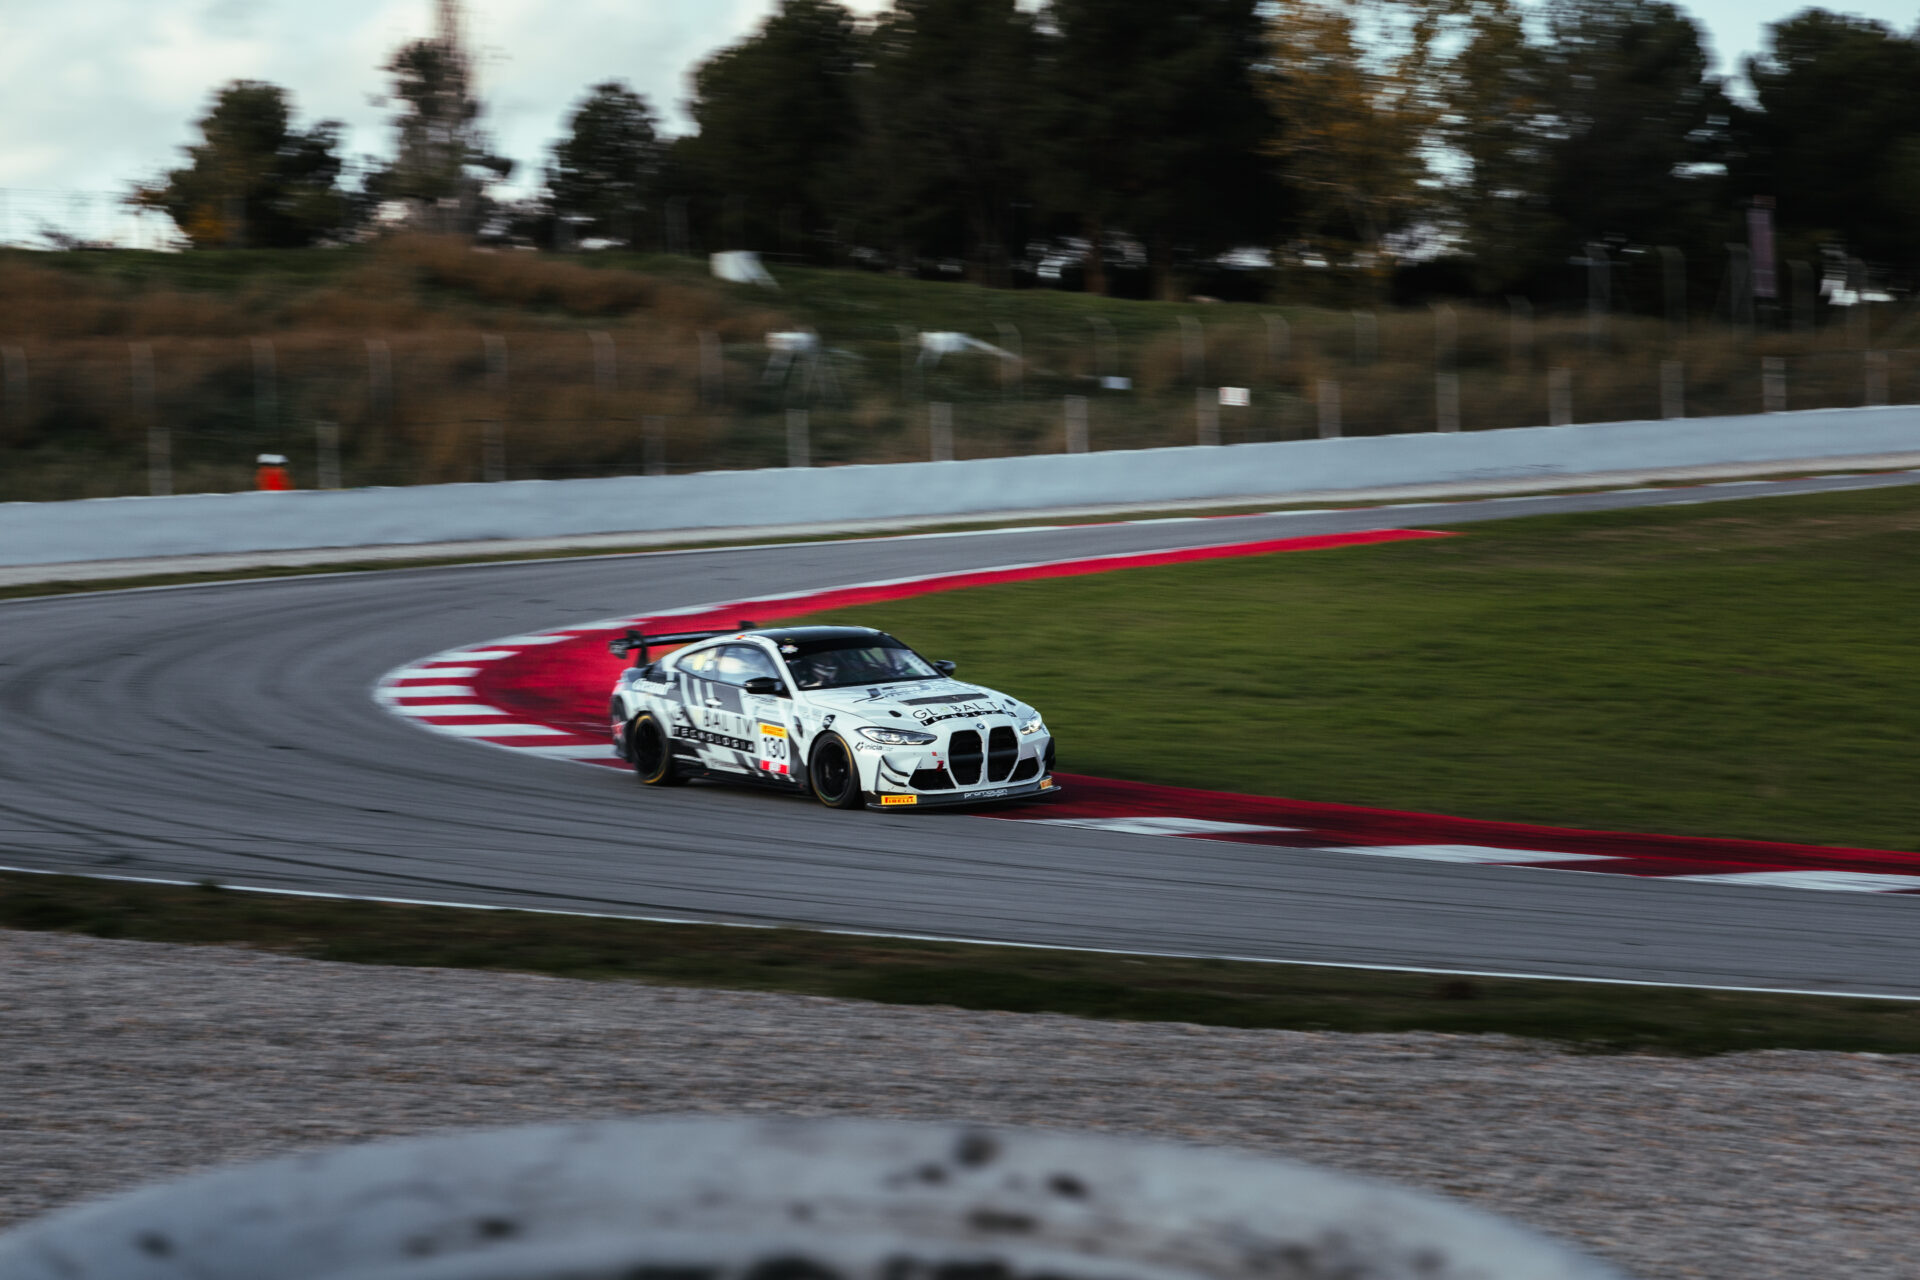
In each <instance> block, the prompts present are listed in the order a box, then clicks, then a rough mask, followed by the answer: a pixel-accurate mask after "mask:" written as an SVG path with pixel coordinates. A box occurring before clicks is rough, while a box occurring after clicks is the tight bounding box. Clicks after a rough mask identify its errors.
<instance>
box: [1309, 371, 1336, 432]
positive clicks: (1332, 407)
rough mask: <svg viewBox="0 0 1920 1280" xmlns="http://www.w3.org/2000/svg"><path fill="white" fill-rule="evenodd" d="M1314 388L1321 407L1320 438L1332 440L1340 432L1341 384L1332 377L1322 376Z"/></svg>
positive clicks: (1315, 396)
mask: <svg viewBox="0 0 1920 1280" xmlns="http://www.w3.org/2000/svg"><path fill="white" fill-rule="evenodd" d="M1314 388H1315V390H1314V398H1315V399H1316V400H1318V401H1319V409H1320V438H1321V439H1322V440H1331V439H1333V438H1335V437H1336V436H1338V435H1339V434H1340V384H1339V383H1338V382H1335V381H1334V380H1333V379H1332V378H1321V379H1320V380H1319V381H1318V382H1316V383H1315V384H1314Z"/></svg>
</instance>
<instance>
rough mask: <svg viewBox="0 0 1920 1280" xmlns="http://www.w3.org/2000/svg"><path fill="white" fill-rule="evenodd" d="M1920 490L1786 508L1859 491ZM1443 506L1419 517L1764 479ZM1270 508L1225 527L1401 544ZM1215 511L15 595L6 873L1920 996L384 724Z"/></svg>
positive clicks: (1, 808) (2, 658) (1895, 933)
mask: <svg viewBox="0 0 1920 1280" xmlns="http://www.w3.org/2000/svg"><path fill="white" fill-rule="evenodd" d="M1913 482H1914V477H1913V476H1911V475H1906V476H1902V477H1855V478H1846V479H1840V480H1833V479H1829V480H1823V481H1807V482H1796V484H1795V485H1794V486H1788V485H1773V486H1769V487H1767V488H1766V489H1765V490H1763V492H1766V493H1769V494H1775V493H1780V492H1783V491H1790V490H1791V488H1792V487H1801V488H1815V487H1817V488H1836V487H1850V486H1851V487H1862V486H1866V485H1877V484H1881V483H1913ZM1727 488H1728V489H1730V490H1731V492H1726V493H1724V494H1722V493H1720V492H1716V491H1714V490H1687V491H1677V492H1676V491H1670V490H1668V491H1657V492H1646V493H1639V494H1626V493H1616V494H1595V495H1583V496H1579V497H1571V498H1555V499H1549V500H1527V501H1512V500H1509V501H1496V502H1487V503H1475V504H1457V505H1452V506H1444V507H1424V508H1422V509H1421V511H1420V514H1419V516H1418V520H1419V522H1420V523H1421V524H1423V525H1443V524H1459V523H1466V522H1470V521H1473V520H1482V519H1495V518H1500V517H1502V516H1505V515H1517V514H1533V513H1543V512H1547V511H1564V510H1581V509H1599V508H1603V507H1620V506H1629V505H1655V504H1664V503H1668V502H1678V501H1700V500H1702V499H1703V498H1707V499H1710V498H1713V497H1719V496H1726V497H1732V496H1735V494H1752V493H1753V492H1754V491H1753V490H1752V489H1743V488H1738V487H1732V486H1729V487H1727ZM1408 520H1409V516H1408V514H1407V513H1406V511H1405V509H1404V508H1403V509H1398V510H1396V509H1392V508H1384V509H1373V510H1355V511H1343V512H1323V513H1305V514H1292V515H1287V516H1273V517H1247V518H1239V519H1236V520H1234V521H1233V522H1231V523H1232V526H1233V527H1232V531H1231V535H1230V537H1231V538H1232V539H1252V538H1265V537H1290V536H1304V535H1311V534H1320V533H1340V532H1350V531H1356V530H1364V529H1374V528H1383V527H1389V526H1394V525H1401V524H1404V523H1406V522H1407V521H1408ZM1226 540H1229V537H1228V536H1226V531H1225V530H1223V529H1222V528H1221V526H1220V525H1219V524H1218V523H1217V522H1213V521H1204V520H1193V521H1179V522H1163V523H1150V524H1122V525H1106V526H1082V527H1079V528H1069V529H1057V530H1047V531H1006V532H998V533H993V534H987V535H977V536H955V537H934V538H909V539H890V540H880V541H865V542H837V543H814V544H804V545H795V546H786V547H764V548H751V549H739V550H728V551H709V552H685V553H669V554H656V555H647V556H627V557H612V558H593V559H582V560H562V561H548V562H535V563H527V562H522V563H516V564H503V565H486V566H469V567H464V568H455V569H432V570H396V571H387V572H383V573H377V574H344V575H336V576H325V577H305V578H292V579H282V580H275V581H264V582H250V583H237V584H225V585H213V586H203V587H193V588H179V589H165V590H149V591H131V592H117V593H109V594H100V595H75V596H62V597H54V598H48V599H39V600H25V601H18V602H13V603H10V604H7V605H4V606H0V777H3V778H4V779H5V790H4V796H0V861H4V862H5V863H7V864H9V865H12V866H16V867H23V868H31V869H38V870H65V871H75V872H81V873H95V874H99V873H105V874H117V875H132V876H153V877H159V878H172V879H189V880H192V879H202V878H211V879H217V880H220V881H222V882H229V883H241V884H248V885H257V886H261V887H267V888H278V889H291V890H302V891H318V892H332V893H345V894H354V895H366V896H386V897H405V898H417V899H433V900H442V901H448V900H454V901H465V902H473V903H477V904H487V905H500V906H523V907H536V908H549V909H562V910H581V911H598V912H612V913H619V914H635V915H673V916H680V917H690V918H691V917H697V918H712V919H720V920H737V921H751V922H783V923H793V924H803V925H818V926H827V927H837V928H850V929H875V930H880V931H895V932H909V933H921V934H929V935H939V936H953V937H968V938H979V939H992V940H999V941H1008V942H1020V943H1034V944H1045V945H1065V946H1085V947H1105V948H1115V949H1122V950H1134V951H1149V952H1152V951H1157V952H1172V953H1182V954H1206V955H1222V956H1241V957H1255V958H1269V959H1283V960H1296V961H1307V962H1319V963H1346V964H1379V965H1393V966H1408V967H1418V968H1433V969H1459V970H1463V971H1464V970H1473V971H1483V972H1484V971H1491V972H1531V973H1541V974H1553V975H1561V976H1567V977H1593V978H1608V979H1615V980H1629V981H1652V982H1682V983H1698V984H1705V985H1721V986H1747V987H1779V988H1788V989H1800V990H1835V991H1853V992H1862V993H1867V992H1873V993H1885V994H1899V995H1915V996H1920V955H1917V954H1916V951H1915V948H1913V947H1912V946H1911V943H1910V939H1911V937H1912V931H1913V915H1912V912H1913V911H1914V910H1915V907H1914V904H1913V903H1912V902H1910V901H1907V900H1905V899H1903V898H1900V897H1876V896H1869V895H1853V894H1807V893H1799V892H1793V891H1788V890H1767V889H1743V890H1740V891H1738V892H1730V891H1727V890H1725V889H1723V888H1720V887H1718V886H1711V885H1676V884H1673V883H1665V884H1649V883H1646V882H1641V881H1635V880H1631V879H1625V878H1616V877H1603V876H1592V877H1588V876H1574V875H1564V876H1552V877H1543V876H1540V875H1539V874H1537V873H1529V872H1527V871H1524V870H1509V869H1505V868H1499V867H1457V866H1448V865H1441V864H1393V865H1379V864H1375V863H1371V862H1365V861H1357V860H1354V859H1348V858H1341V857H1338V856H1336V855H1330V854H1325V853H1319V852H1316V851H1312V850H1294V849H1275V848H1271V847H1254V846H1242V845H1233V844H1211V843H1201V842H1195V841H1186V840H1178V839H1171V838H1162V837H1155V836H1147V835H1137V834H1125V833H1115V832H1110V831H1099V830H1088V829H1080V828H1068V827H1051V826H1047V827H1042V826H1037V825H1036V824H1030V823H1009V822H992V823H989V822H982V821H979V820H977V819H973V818H970V817H967V816H965V815H957V814H952V815H949V814H936V813H928V814H920V815H915V817H914V818H913V819H911V820H900V819H897V818H894V817H892V816H890V815H884V814H861V813H853V814H846V813H831V812H828V811H826V810H822V809H818V808H816V807H814V806H812V805H810V804H808V803H806V802H805V801H802V800H798V799H792V798H787V797H782V796H777V795H768V794H761V793H756V792H751V791H740V790H736V789H716V788H688V789H686V790H684V791H680V792H673V793H663V794H653V793H647V794H644V795H643V794H639V793H638V791H637V788H636V787H635V786H634V785H633V783H632V780H631V779H630V778H627V777H625V776H623V775H621V774H619V773H617V772H615V771H612V770H587V769H579V768H576V767H569V766H567V765H565V764H563V763H560V762H548V761H539V760H529V759H527V758H525V757H523V756H516V755H513V754H510V753H506V752H495V751H481V750H476V749H474V748H473V747H471V746H469V745H467V744H464V743H462V742H458V741H454V740H450V739H444V738H439V737H435V736H431V735H428V734H424V733H421V732H420V731H419V730H417V729H415V728H414V727H413V726H411V725H408V724H404V723H401V722H400V721H398V720H396V719H395V718H394V717H392V716H389V715H388V714H386V713H385V712H384V711H382V710H381V709H380V708H379V707H378V706H376V705H375V703H374V701H373V699H372V697H371V696H370V690H371V687H372V685H373V684H374V682H375V680H376V679H377V678H378V677H379V676H380V675H381V673H383V672H385V671H388V670H390V669H392V668H394V667H396V666H399V665H401V664H402V663H404V662H407V661H409V660H411V659H413V658H415V657H417V656H418V655H420V654H422V653H429V652H434V651H437V650H445V649H451V648H455V647H457V646H459V645H462V644H466V643H470V642H472V641H473V640H475V639H476V638H478V637H485V636H497V635H509V634H514V633H517V632H529V631H535V630H538V629H540V628H543V627H546V626H551V625H553V624H554V623H556V622H557V621H564V620H568V619H582V618H590V617H611V616H625V615H630V614H633V613H635V612H639V611H645V610H654V609H661V610H664V609H670V608H675V607H682V606H686V605H690V604H695V603H698V602H701V601H707V600H713V599H717V598H731V597H744V596H751V595H765V594H774V593H777V592H783V591H792V590H796V589H806V588H826V587H831V586H836V585H840V584H844V583H847V582H853V581H863V580H873V579H876V578H885V577H889V576H907V575H910V574H924V573H929V572H946V571H961V570H966V569H971V568H978V567H980V566H983V565H991V564H1004V563H1009V562H1015V561H1022V560H1037V559H1048V558H1060V557H1066V556H1075V555H1101V554H1111V553H1119V552H1127V551H1146V550H1151V549H1157V548H1164V547H1173V546H1183V545H1184V546H1199V545H1208V544H1212V543H1218V542H1221V541H1226Z"/></svg>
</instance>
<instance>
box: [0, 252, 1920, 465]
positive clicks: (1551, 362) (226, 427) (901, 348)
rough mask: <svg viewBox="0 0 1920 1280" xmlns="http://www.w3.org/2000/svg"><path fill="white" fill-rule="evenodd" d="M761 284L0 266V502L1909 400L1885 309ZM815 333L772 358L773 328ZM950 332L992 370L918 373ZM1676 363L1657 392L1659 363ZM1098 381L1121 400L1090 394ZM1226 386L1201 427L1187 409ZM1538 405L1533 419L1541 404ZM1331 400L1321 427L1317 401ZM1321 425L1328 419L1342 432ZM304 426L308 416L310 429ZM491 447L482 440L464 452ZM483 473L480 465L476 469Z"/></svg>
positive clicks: (247, 264)
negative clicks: (1154, 297)
mask: <svg viewBox="0 0 1920 1280" xmlns="http://www.w3.org/2000/svg"><path fill="white" fill-rule="evenodd" d="M775 272H776V274H777V275H778V276H779V278H780V284H781V287H780V288H779V289H778V290H764V289H756V288H753V287H750V286H739V285H729V284H723V283H720V282H717V281H714V280H712V279H710V278H708V277H707V275H706V274H705V272H704V270H703V269H702V264H699V263H695V262H691V261H688V260H685V259H676V258H665V257H640V256H631V255H590V256H580V257H554V256H550V255H536V254H530V253H513V252H486V251H480V250H475V249H473V248H471V247H469V246H468V245H466V244H465V243H463V242H459V241H453V240H439V239H432V238H424V237H401V238H395V239H391V240H387V241H384V242H382V243H379V244H376V245H371V246H366V247H362V248H356V249H350V250H328V251H322V250H314V251H306V252H254V253H202V254H174V255H161V254H139V253H79V254H31V253H18V252H14V253H5V254H0V458H4V460H5V464H6V465H5V466H4V468H0V499H52V498H71V497H85V496H99V495H107V494H120V493H141V492H145V491H146V490H147V486H148V483H149V470H148V464H149V459H150V445H151V444H152V443H153V442H154V441H155V440H156V439H159V440H161V441H163V442H164V445H165V448H166V456H167V457H168V458H169V460H170V464H171V470H172V483H173V488H174V489H175V491H177V492H190V491H207V490H222V489H232V488H241V487H245V486H247V485H248V484H249V483H251V462H252V458H253V456H254V455H255V454H257V453H260V452H281V453H286V454H288V455H290V456H291V457H292V459H293V469H294V476H295V481H296V483H299V484H302V485H311V484H314V483H316V481H317V474H318V467H319V452H318V449H319V444H318V442H319V441H320V440H322V439H323V438H325V435H326V433H327V432H329V431H330V430H337V438H338V440H339V456H340V464H341V480H342V482H343V483H345V484H349V485H358V484H412V483H431V482H438V481H452V480H473V479H481V478H484V477H485V476H486V475H488V474H489V472H490V470H491V471H492V472H493V473H497V474H504V475H506V476H509V477H513V478H521V477H556V478H557V477H567V476H580V475H604V474H621V473H633V472H642V471H685V470H704V469H712V468H730V467H753V466H778V465H784V464H785V462H786V461H787V457H788V453H787V450H788V443H789V431H788V426H789V416H790V411H792V410H805V411H806V413H807V419H806V428H807V437H808V448H809V461H810V462H811V463H812V464H814V465H828V464H835V463H845V462H870V461H898V460H905V459H917V458H924V457H926V456H928V454H929V450H930V448H931V447H932V446H931V443H930V435H929V424H930V421H931V419H932V417H933V414H934V412H935V411H934V410H932V409H930V407H929V406H930V405H934V404H945V405H950V406H951V410H950V413H951V421H952V435H953V450H954V453H955V455H956V456H959V457H978V456H994V455H1005V454H1018V453H1030V452H1040V451H1054V450H1059V449H1061V448H1064V447H1066V444H1067V433H1066V427H1065V422H1066V419H1067V416H1068V415H1067V413H1066V408H1065V406H1066V402H1067V397H1084V398H1085V399H1086V405H1085V421H1086V424H1087V442H1088V446H1089V447H1091V448H1094V449H1108V448H1138V447H1146V446H1153V445H1168V444H1188V443H1193V442H1195V441H1196V440H1201V439H1206V438H1211V433H1213V432H1216V431H1217V435H1218V438H1219V439H1220V440H1221V441H1222V442H1223V443H1235V442H1239V441H1247V440H1263V439H1288V438H1295V437H1300V436H1307V435H1314V434H1318V433H1320V432H1321V431H1322V430H1332V429H1338V430H1339V431H1341V432H1343V433H1345V434H1378V433H1385V432H1395V431H1421V430H1432V429H1434V428H1435V426H1436V425H1437V420H1438V418H1439V416H1440V415H1441V414H1442V413H1444V412H1445V410H1444V408H1443V406H1444V404H1445V402H1446V399H1447V396H1446V395H1445V394H1444V393H1440V388H1441V387H1442V386H1443V385H1444V384H1442V383H1440V382H1438V381H1437V379H1436V375H1437V374H1440V375H1446V376H1448V377H1449V378H1451V379H1453V380H1454V381H1455V383H1456V384H1457V387H1458V392H1457V397H1458V404H1459V418H1460V423H1461V425H1462V427H1463V428H1464V429H1467V430H1476V429H1485V428H1490V427H1511V426H1528V425H1535V424H1539V423H1543V422H1546V421H1548V419H1549V416H1550V414H1552V413H1553V411H1554V409H1553V406H1554V405H1555V404H1556V403H1557V404H1558V405H1559V406H1560V408H1561V409H1563V410H1564V411H1568V412H1570V414H1571V417H1572V420H1574V421H1596V420H1611V419H1620V418H1642V417H1657V416H1660V415H1661V412H1662V399H1661V366H1662V363H1663V362H1677V364H1678V365H1679V367H1680V370H1681V374H1682V376H1683V378H1684V391H1685V399H1684V409H1685V411H1686V412H1687V413H1688V414H1692V415H1698V414H1708V413H1732V412H1753V411H1756V410H1759V409H1761V408H1763V407H1765V406H1766V405H1767V404H1768V403H1769V400H1768V397H1767V388H1766V385H1765V369H1766V367H1767V366H1766V364H1765V362H1766V361H1768V360H1769V359H1772V360H1775V361H1778V362H1779V363H1778V364H1777V365H1775V366H1774V369H1775V371H1776V373H1777V374H1778V377H1779V381H1778V382H1777V383H1776V384H1775V391H1776V393H1777V394H1779V395H1783V396H1784V401H1783V403H1784V404H1785V405H1786V406H1787V407H1791V408H1802V407H1814V406H1820V405H1844V404H1858V403H1862V402H1863V401H1865V400H1867V399H1869V398H1874V397H1878V396H1880V395H1882V394H1884V395H1885V396H1887V397H1890V398H1891V399H1893V400H1911V399H1917V398H1920V381H1917V379H1916V373H1917V372H1920V362H1917V360H1916V357H1917V356H1920V352H1915V351H1912V350H1908V349H1907V348H1908V347H1909V346H1910V345H1920V338H1917V337H1916V336H1915V328H1916V325H1915V321H1914V319H1913V318H1912V315H1911V314H1910V313H1908V312H1905V311H1901V312H1894V311H1892V310H1886V311H1883V312H1882V313H1881V314H1878V315H1875V316H1873V317H1870V318H1868V320H1867V323H1865V324H1862V323H1859V322H1857V321H1856V322H1850V323H1844V324H1834V325H1829V326H1827V327H1824V328H1821V329H1818V330H1814V331H1810V332H1801V333H1795V332H1774V331H1764V332H1758V333H1756V332H1754V331H1751V330H1735V329H1729V328H1727V327H1725V326H1719V325H1712V324H1703V323H1696V324H1695V325H1693V326H1692V327H1691V328H1690V329H1689V330H1688V331H1687V332H1684V333H1673V332H1669V331H1668V330H1667V328H1666V326H1665V325H1663V324H1662V323H1660V322H1658V321H1653V320H1644V319H1632V318H1626V317H1615V318H1612V319H1610V320H1609V321H1608V323H1607V324H1606V326H1605V328H1604V329H1603V330H1601V331H1598V332H1596V331H1594V330H1593V329H1591V328H1590V327H1589V325H1588V323H1587V321H1586V319H1585V317H1582V316H1564V317H1553V316H1543V317H1541V318H1539V319H1538V320H1532V319H1524V318H1516V317H1514V316H1513V315H1510V314H1509V313H1507V312H1504V311H1499V312H1495V311H1483V310H1477V309H1473V308H1466V307H1461V308H1455V309H1429V308H1421V309H1418V310H1410V311H1383V312H1380V313H1378V314H1375V313H1371V312H1366V313H1347V312H1336V311H1327V310H1314V309H1310V308H1304V307H1291V306H1284V305H1283V306H1272V307H1254V306H1244V305H1228V304H1213V305H1208V304H1203V303H1194V304H1165V303H1146V302H1127V301H1116V300H1111V299H1105V298H1097V297H1089V296H1087V295H1084V294H1068V293H1054V292H1040V291H1036V292H1004V291H991V290H984V289H977V288H974V287H971V286H966V285H959V284H947V283H932V282H920V281H912V280H903V279H897V278H892V277H885V276H877V275H871V274H863V273H850V272H834V271H824V270H817V269H804V268H797V267H778V266H776V268H775ZM802 329H804V330H811V331H813V332H814V333H816V334H817V335H818V336H819V339H820V354H819V356H818V357H817V358H815V359H812V360H807V359H800V360H796V361H792V362H783V361H782V360H781V359H779V358H776V357H775V356H774V355H772V354H771V353H770V352H769V349H768V345H767V342H766V335H767V334H768V333H770V332H778V331H793V330H802ZM946 330H957V331H961V332H965V333H968V334H971V335H972V336H973V337H975V338H977V339H980V340H982V341H985V342H987V343H991V344H993V345H995V346H996V347H998V348H999V349H1000V350H1002V351H1004V352H1006V353H1008V355H1007V356H1005V357H1002V356H996V355H994V354H992V353H983V352H979V351H966V352H961V353H957V354H947V355H943V356H941V357H940V358H939V359H938V360H937V361H936V360H934V359H933V358H932V357H930V356H923V354H922V352H921V350H920V347H919V343H918V338H917V335H918V334H919V333H920V332H922V331H946ZM1669 376H1671V375H1669ZM1103 378H1106V379H1124V380H1125V381H1126V383H1127V384H1128V385H1127V386H1126V387H1125V389H1117V388H1114V387H1111V386H1107V387H1103V385H1102V381H1101V380H1102V379H1103ZM1223 385H1225V386H1238V387H1245V388H1248V389H1249V390H1250V393H1251V396H1250V399H1251V403H1250V404H1249V405H1248V406H1247V407H1245V408H1239V407H1231V406H1230V407H1226V408H1215V407H1213V406H1214V405H1215V403H1216V400H1217V397H1215V396H1214V395H1213V389H1214V388H1217V387H1220V386H1223ZM1556 388H1557V389H1558V392H1557V401H1556V390H1555V389H1556ZM1336 400H1337V403H1338V411H1337V415H1336V414H1335V413H1334V412H1333V409H1332V405H1333V402H1334V401H1336ZM1336 416H1337V428H1336V421H1335V420H1336ZM320 424H333V425H332V428H328V427H323V426H321V425H320ZM490 441H492V442H493V450H492V452H491V453H490V452H489V442H490ZM490 464H491V466H490Z"/></svg>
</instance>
